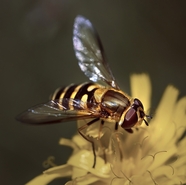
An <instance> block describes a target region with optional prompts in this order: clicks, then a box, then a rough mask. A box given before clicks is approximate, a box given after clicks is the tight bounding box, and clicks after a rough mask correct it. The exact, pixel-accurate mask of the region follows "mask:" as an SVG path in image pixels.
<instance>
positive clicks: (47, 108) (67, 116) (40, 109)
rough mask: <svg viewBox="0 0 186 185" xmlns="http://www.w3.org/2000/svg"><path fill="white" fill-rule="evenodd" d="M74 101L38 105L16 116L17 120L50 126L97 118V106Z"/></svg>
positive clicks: (64, 100) (58, 101)
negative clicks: (51, 124)
mask: <svg viewBox="0 0 186 185" xmlns="http://www.w3.org/2000/svg"><path fill="white" fill-rule="evenodd" d="M88 106H89V107H90V106H91V108H87V103H85V102H82V101H80V100H74V99H68V98H65V99H60V100H51V101H49V102H47V103H44V104H39V105H36V106H34V107H31V108H30V109H28V110H26V111H25V112H23V113H22V114H20V115H18V116H17V118H16V119H17V120H18V121H20V122H23V123H29V124H47V123H48V124H50V123H57V122H63V121H72V120H78V119H88V118H95V117H99V115H100V114H99V112H98V111H97V105H88Z"/></svg>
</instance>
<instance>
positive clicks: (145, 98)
mask: <svg viewBox="0 0 186 185" xmlns="http://www.w3.org/2000/svg"><path fill="white" fill-rule="evenodd" d="M130 84H131V96H132V97H133V98H138V99H139V100H140V101H141V102H142V103H143V105H144V109H145V112H146V113H147V114H148V111H149V109H150V102H151V89H152V88H151V82H150V78H149V75H147V74H144V73H142V74H132V75H131V77H130Z"/></svg>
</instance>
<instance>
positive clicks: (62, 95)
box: [51, 82, 100, 109]
mask: <svg viewBox="0 0 186 185" xmlns="http://www.w3.org/2000/svg"><path fill="white" fill-rule="evenodd" d="M98 88H100V86H99V85H97V84H94V83H88V82H86V83H83V84H79V85H74V84H72V85H69V86H66V87H63V88H58V89H57V90H56V91H55V92H54V94H53V95H52V97H51V99H52V100H55V99H59V100H62V102H61V103H62V105H63V106H64V107H66V108H67V109H68V108H69V109H73V108H71V107H69V105H67V101H65V100H66V99H74V100H81V101H82V102H85V103H90V104H87V106H88V105H91V103H93V102H94V100H95V99H94V92H95V90H96V89H98Z"/></svg>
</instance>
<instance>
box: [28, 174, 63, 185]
mask: <svg viewBox="0 0 186 185" xmlns="http://www.w3.org/2000/svg"><path fill="white" fill-rule="evenodd" d="M59 177H61V175H59V174H51V175H46V174H42V175H39V176H37V177H35V178H34V179H32V180H31V181H29V182H28V183H26V185H47V184H48V183H49V182H51V181H53V180H54V179H56V178H59Z"/></svg>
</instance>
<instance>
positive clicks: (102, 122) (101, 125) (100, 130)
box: [98, 120, 107, 163]
mask: <svg viewBox="0 0 186 185" xmlns="http://www.w3.org/2000/svg"><path fill="white" fill-rule="evenodd" d="M104 123H105V122H104V120H101V124H100V127H99V135H98V139H99V141H100V138H101V132H102V128H103V125H104ZM100 147H101V148H102V151H103V159H104V161H105V163H106V162H107V159H106V154H105V150H104V148H103V147H102V144H101V141H100Z"/></svg>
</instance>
